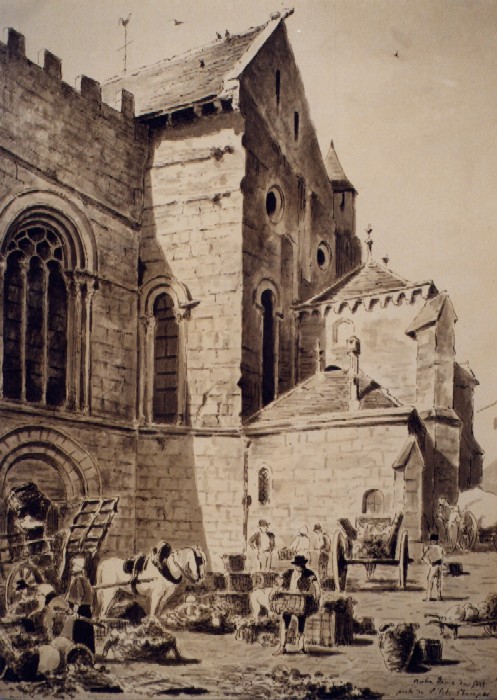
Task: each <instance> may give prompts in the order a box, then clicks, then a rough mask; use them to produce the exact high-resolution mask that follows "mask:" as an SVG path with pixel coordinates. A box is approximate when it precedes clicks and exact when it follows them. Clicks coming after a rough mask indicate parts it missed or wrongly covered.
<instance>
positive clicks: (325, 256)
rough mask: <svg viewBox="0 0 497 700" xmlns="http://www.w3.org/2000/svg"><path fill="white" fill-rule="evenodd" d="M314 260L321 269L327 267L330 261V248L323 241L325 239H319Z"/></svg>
mask: <svg viewBox="0 0 497 700" xmlns="http://www.w3.org/2000/svg"><path fill="white" fill-rule="evenodd" d="M316 260H317V263H318V265H319V267H320V268H321V270H327V269H328V268H329V266H330V262H331V250H330V246H329V245H328V244H327V243H325V241H321V243H320V244H319V245H318V250H317V253H316Z"/></svg>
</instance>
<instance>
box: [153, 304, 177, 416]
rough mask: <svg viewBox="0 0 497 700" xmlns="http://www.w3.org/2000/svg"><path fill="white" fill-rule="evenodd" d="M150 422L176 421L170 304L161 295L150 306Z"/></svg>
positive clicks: (173, 320) (174, 341) (173, 319)
mask: <svg viewBox="0 0 497 700" xmlns="http://www.w3.org/2000/svg"><path fill="white" fill-rule="evenodd" d="M154 319H155V341H154V387H153V420H154V422H155V423H175V422H176V420H177V417H178V379H179V378H178V354H179V353H178V351H179V348H178V337H179V327H178V322H177V320H176V316H175V313H174V302H173V300H172V299H171V297H170V296H169V295H168V294H161V295H160V296H158V297H157V298H156V300H155V304H154Z"/></svg>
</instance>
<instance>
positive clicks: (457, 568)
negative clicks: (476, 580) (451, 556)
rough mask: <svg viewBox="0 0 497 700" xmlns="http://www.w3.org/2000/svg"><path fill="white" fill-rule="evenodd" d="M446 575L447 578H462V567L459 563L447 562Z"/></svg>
mask: <svg viewBox="0 0 497 700" xmlns="http://www.w3.org/2000/svg"><path fill="white" fill-rule="evenodd" d="M447 573H448V575H449V576H462V575H463V573H464V569H463V566H462V564H461V562H460V561H449V562H447Z"/></svg>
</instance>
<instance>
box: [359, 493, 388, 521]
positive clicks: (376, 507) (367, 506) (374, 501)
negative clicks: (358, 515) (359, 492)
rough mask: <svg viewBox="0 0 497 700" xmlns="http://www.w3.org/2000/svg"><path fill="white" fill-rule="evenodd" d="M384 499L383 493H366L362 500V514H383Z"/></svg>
mask: <svg viewBox="0 0 497 700" xmlns="http://www.w3.org/2000/svg"><path fill="white" fill-rule="evenodd" d="M383 504H384V498H383V494H382V492H381V491H378V489H371V490H370V491H366V493H365V494H364V496H363V498H362V512H363V513H373V514H376V515H378V514H380V513H383Z"/></svg>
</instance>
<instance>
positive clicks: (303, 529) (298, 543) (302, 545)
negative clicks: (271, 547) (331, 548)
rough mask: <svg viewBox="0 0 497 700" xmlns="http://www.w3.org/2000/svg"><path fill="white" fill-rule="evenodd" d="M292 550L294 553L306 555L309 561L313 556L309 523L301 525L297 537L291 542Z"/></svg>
mask: <svg viewBox="0 0 497 700" xmlns="http://www.w3.org/2000/svg"><path fill="white" fill-rule="evenodd" d="M290 551H291V552H292V553H293V555H294V556H295V555H297V554H299V555H301V556H303V557H306V559H307V561H309V560H310V558H311V540H310V539H309V529H308V527H307V525H301V526H300V527H299V531H298V534H297V537H295V539H294V540H293V541H292V542H291V544H290Z"/></svg>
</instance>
